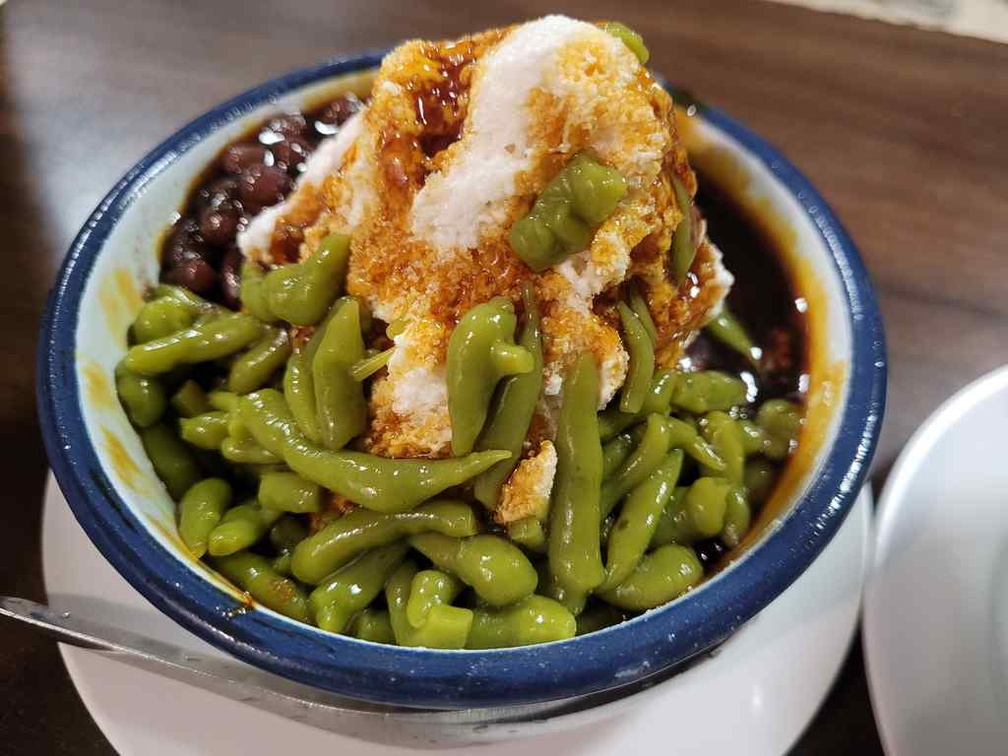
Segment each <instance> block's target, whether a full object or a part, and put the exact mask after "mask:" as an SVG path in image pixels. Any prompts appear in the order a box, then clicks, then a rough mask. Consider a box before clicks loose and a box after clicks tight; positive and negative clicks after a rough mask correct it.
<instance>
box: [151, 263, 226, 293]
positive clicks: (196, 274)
mask: <svg viewBox="0 0 1008 756" xmlns="http://www.w3.org/2000/svg"><path fill="white" fill-rule="evenodd" d="M161 280H162V281H163V282H164V283H168V284H174V285H175V286H183V287H185V288H186V289H189V290H190V291H192V292H195V293H196V294H208V293H210V292H211V291H213V289H214V287H216V286H217V271H216V270H214V269H213V266H211V265H210V263H208V262H207V261H206V260H204V259H202V258H199V257H196V258H193V259H191V260H186V261H185V262H183V263H182V264H181V265H177V266H174V267H170V268H168V269H167V270H165V271H164V272H163V273H162V274H161Z"/></svg>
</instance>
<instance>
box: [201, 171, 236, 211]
mask: <svg viewBox="0 0 1008 756" xmlns="http://www.w3.org/2000/svg"><path fill="white" fill-rule="evenodd" d="M236 199H238V179H236V178H233V177H231V176H224V177H222V178H219V179H214V180H213V181H209V182H207V183H206V184H204V185H203V186H201V187H200V188H199V190H198V191H197V192H196V201H195V205H196V210H197V212H201V213H202V212H205V211H206V210H207V208H212V207H217V206H218V205H220V204H221V203H223V202H230V201H232V200H236Z"/></svg>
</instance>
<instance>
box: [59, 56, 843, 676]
mask: <svg viewBox="0 0 1008 756" xmlns="http://www.w3.org/2000/svg"><path fill="white" fill-rule="evenodd" d="M347 78H348V79H350V80H352V81H355V82H359V81H360V76H359V75H357V74H354V75H352V76H351V77H347ZM340 81H341V80H340V79H334V80H331V81H327V82H324V83H322V84H314V85H310V86H307V87H304V88H302V89H299V90H296V91H294V92H292V93H291V94H289V95H286V96H285V97H284V98H282V100H280V101H278V102H276V103H271V104H269V105H265V106H262V107H258V108H254V109H252V110H250V111H249V112H247V113H245V114H243V115H242V116H241V117H239V118H236V119H235V120H234V121H231V122H230V123H228V124H227V125H226V126H224V127H223V128H221V129H219V130H217V131H215V132H213V133H212V134H211V135H210V136H208V137H207V138H206V139H204V140H202V141H200V142H198V143H196V144H195V145H194V146H192V148H191V149H189V150H188V151H186V152H183V153H182V154H181V156H180V157H179V158H178V159H177V160H175V161H174V162H170V161H169V160H168V159H166V160H165V161H164V166H163V170H162V171H161V172H160V173H159V174H158V175H157V176H156V177H155V178H153V179H152V180H150V181H149V182H147V183H146V184H145V185H143V186H142V187H140V188H139V189H138V190H137V193H136V196H135V197H134V199H133V201H132V202H131V203H130V204H129V206H128V207H127V208H126V209H125V210H124V212H123V214H122V217H121V220H120V221H119V222H118V223H117V224H116V226H115V227H114V228H113V229H112V231H111V234H110V236H109V238H108V240H107V242H106V243H105V245H104V247H103V249H102V252H101V255H100V256H99V257H98V259H97V261H96V263H95V266H94V269H93V271H92V273H91V275H90V276H89V277H88V279H87V283H86V285H85V286H86V288H85V290H84V294H83V297H82V301H81V307H80V312H79V320H78V323H77V346H76V355H77V359H76V370H77V382H78V384H79V385H80V386H83V387H86V388H87V387H90V386H94V385H96V384H100V383H102V382H104V385H105V386H111V385H112V376H113V372H114V368H115V365H116V364H117V363H118V362H119V361H120V360H121V359H122V357H123V356H124V354H125V351H126V333H127V329H128V327H129V324H130V323H131V322H132V321H133V319H134V318H135V316H136V313H137V312H138V310H139V308H140V306H141V304H142V302H141V299H140V296H139V292H140V291H142V290H143V289H144V288H146V287H147V286H148V285H149V284H151V283H152V282H154V281H156V279H157V265H158V263H157V259H156V256H155V250H156V247H157V240H158V238H159V237H160V235H161V234H162V233H163V231H164V229H165V228H166V227H167V225H168V224H169V223H170V221H171V220H172V219H173V217H174V214H175V213H176V211H177V209H178V208H179V207H180V206H181V204H182V203H183V200H184V197H185V195H186V192H187V191H188V188H189V187H190V186H191V184H192V181H193V179H194V177H195V176H197V175H198V174H199V173H200V172H201V171H202V170H203V168H204V167H205V166H206V165H207V163H209V162H210V161H211V160H212V159H213V157H214V156H215V155H216V154H217V153H218V152H219V151H220V150H221V149H222V147H223V146H224V145H225V144H227V143H229V142H230V141H233V140H234V139H235V138H236V137H238V136H239V135H240V134H242V133H244V132H246V131H247V130H248V129H249V128H250V127H251V125H252V124H255V123H259V122H261V121H262V120H264V119H265V118H267V117H268V115H269V114H271V113H274V112H277V111H279V110H282V109H285V108H286V109H291V108H295V107H305V105H306V104H307V103H312V102H318V101H319V99H320V97H322V96H323V95H324V93H326V92H328V93H330V96H331V95H332V93H334V92H337V91H341V90H342V89H345V88H346V87H347V84H340ZM344 81H345V79H344ZM355 86H356V87H357V88H359V83H358V84H356V85H355ZM690 121H691V125H690V127H689V129H687V130H686V131H688V132H689V135H690V136H689V138H688V140H687V141H688V146H689V147H690V148H691V149H692V148H693V147H696V146H698V147H699V148H698V149H697V151H696V154H695V155H694V156H693V157H694V160H695V162H696V163H697V165H698V167H699V168H700V169H701V170H703V164H704V160H705V159H707V157H706V156H709V157H710V159H717V160H718V161H719V162H720V161H723V160H724V159H725V158H727V159H729V160H730V162H731V164H732V165H733V166H735V169H734V170H735V175H736V178H737V180H738V183H739V186H741V187H743V189H742V190H741V193H742V195H743V196H739V197H735V198H734V199H735V201H737V202H740V203H741V204H743V205H744V206H750V207H757V208H763V210H764V212H768V213H770V214H771V215H773V216H774V217H777V218H779V219H781V221H782V222H783V223H785V224H786V225H787V227H788V229H789V233H790V234H791V235H792V237H793V244H791V252H792V253H793V254H795V255H796V256H797V257H798V258H800V260H801V261H802V264H803V268H805V269H807V270H808V272H809V273H810V274H811V275H812V277H813V278H814V279H815V280H816V281H817V283H818V286H819V289H820V290H819V291H818V292H817V293H816V297H815V298H814V299H812V300H810V301H808V302H807V303H806V304H807V307H808V308H809V322H810V323H814V324H815V323H821V324H823V328H824V330H823V332H822V333H816V334H813V338H815V339H816V341H817V343H818V345H819V349H820V350H821V359H820V360H817V361H814V362H813V364H812V365H811V367H810V373H811V375H810V378H809V383H810V386H811V387H810V391H809V394H808V395H809V397H810V400H809V401H810V404H809V409H808V412H809V414H810V416H812V415H816V414H821V413H826V412H827V410H826V409H825V407H824V406H823V404H824V402H826V401H828V402H830V403H831V405H832V407H833V410H834V411H833V412H832V416H831V418H830V422H829V424H828V428H827V432H826V433H824V434H823V436H822V442H821V446H820V448H821V449H823V450H826V449H828V448H829V447H830V446H831V445H832V443H833V441H834V439H835V437H836V433H837V428H838V426H839V421H840V419H841V414H842V409H843V406H844V400H845V397H846V395H847V385H848V380H849V368H850V364H849V360H850V356H851V343H852V333H851V323H850V319H849V313H848V305H847V303H846V300H845V295H844V291H843V289H842V286H841V281H840V278H839V274H838V271H837V268H836V264H835V262H834V260H833V258H832V255H831V252H830V250H829V249H828V247H827V245H826V243H825V242H824V239H823V237H822V235H821V234H820V231H819V229H818V228H817V227H816V225H815V223H814V221H813V219H812V218H811V217H810V216H809V215H808V213H807V212H806V211H805V210H804V209H803V208H802V206H801V205H800V204H799V201H798V199H797V198H796V197H795V195H794V194H793V193H792V191H791V190H790V189H789V188H788V187H787V186H785V184H784V183H783V182H781V181H780V180H779V179H778V178H777V177H775V176H774V174H773V172H772V171H771V168H770V167H769V166H768V165H767V163H765V162H763V161H762V160H761V159H760V158H759V157H758V156H757V155H755V154H753V153H752V152H750V151H749V150H748V149H747V148H746V146H744V145H743V144H741V143H740V142H738V141H736V140H735V139H733V138H732V137H731V136H730V135H729V134H728V133H726V132H724V131H722V130H720V129H719V128H718V127H717V126H715V125H714V124H713V123H711V122H710V121H707V120H704V118H703V115H702V112H700V113H698V114H697V115H695V116H693V117H691V118H690ZM689 142H692V144H690V143H689ZM743 178H744V180H742V179H743ZM834 367H838V368H840V370H839V371H837V370H833V369H832V368H834ZM108 397H109V391H107V390H93V391H92V390H90V389H88V390H85V391H83V392H82V409H83V417H84V424H85V427H86V430H87V434H88V436H89V438H90V439H92V440H93V442H94V446H95V450H96V453H97V457H98V460H99V463H100V464H101V467H102V469H103V471H104V473H105V474H106V476H107V477H108V479H109V480H110V481H111V482H112V484H113V486H114V488H115V490H116V492H117V493H118V495H119V496H120V497H121V498H122V500H123V502H124V503H125V505H126V507H128V508H129V510H130V511H132V512H133V514H135V515H136V516H137V518H138V519H139V521H140V522H141V523H142V524H143V525H144V526H145V527H146V529H147V531H148V532H149V533H150V535H151V536H152V537H153V538H154V539H155V540H156V541H158V543H159V544H160V545H161V546H162V547H164V548H165V549H166V550H167V551H169V552H171V553H173V554H175V555H176V556H177V557H178V558H179V562H180V563H181V564H183V565H185V566H186V567H187V568H188V569H192V570H194V571H196V572H197V574H199V575H201V576H203V577H204V578H206V579H208V580H211V581H216V579H215V576H214V575H213V573H212V572H211V571H210V570H209V569H208V568H207V567H206V566H205V565H204V564H203V563H202V562H195V561H193V560H192V559H191V558H189V557H188V555H187V554H184V553H181V552H180V549H181V548H182V547H181V541H179V540H178V539H177V538H171V537H169V535H168V534H170V533H174V532H175V525H174V512H175V505H174V503H173V502H172V501H171V499H170V498H169V497H168V495H167V492H166V491H165V490H164V487H163V486H162V485H161V484H160V482H159V481H158V480H157V478H156V476H155V474H154V469H153V467H152V465H151V463H150V461H149V460H148V459H147V456H146V455H145V454H144V451H143V448H142V446H141V444H140V440H139V437H138V436H137V434H136V432H135V431H134V430H133V429H132V428H131V427H130V424H129V421H128V420H127V418H126V415H125V413H124V412H123V410H122V408H121V407H120V406H119V404H118V403H117V402H115V401H110V400H109V398H108ZM124 459H125V460H126V461H127V463H125V464H124V462H123V460H124ZM821 466H822V455H820V457H819V458H818V459H817V460H816V464H812V465H809V466H808V467H807V468H806V469H805V470H804V475H803V478H802V481H801V485H798V486H797V487H796V488H795V489H794V490H795V495H794V497H793V500H794V501H797V500H798V498H799V497H800V496H801V494H802V493H803V492H804V491H805V490H806V488H807V486H808V485H809V484H810V483H811V482H812V481H814V480H815V478H816V473H817V472H818V471H819V470H820V468H821ZM785 513H786V512H785ZM779 524H780V520H777V521H776V522H775V523H774V524H772V525H771V526H769V527H767V528H765V531H764V533H763V538H766V537H767V536H769V535H770V534H771V533H772V532H773V530H774V525H779ZM757 551H758V550H757V549H750V550H749V551H748V552H747V553H746V554H745V555H744V556H743V557H742V558H741V559H740V560H738V562H736V565H738V564H741V563H743V562H744V561H746V560H747V559H748V558H749V557H750V556H752V555H753V554H754V553H756V552H757ZM730 571H731V569H729V570H725V571H724V572H722V573H721V575H719V576H718V577H716V578H715V579H714V580H711V581H708V582H707V583H706V584H705V586H704V587H701V588H700V589H699V591H697V592H694V594H692V595H695V594H696V593H698V592H701V591H703V590H704V589H705V588H706V587H707V586H710V585H714V584H715V583H716V582H717V581H718V580H719V579H720V578H721V577H722V576H724V575H726V574H728V573H729V572H730ZM216 582H217V583H218V585H223V584H222V583H220V582H219V581H216ZM223 598H224V596H223V595H222V599H223ZM255 611H257V612H259V611H261V612H268V613H271V614H274V616H275V617H277V618H279V619H280V621H282V622H291V623H292V622H293V621H292V620H288V619H287V618H285V617H282V616H281V615H279V614H275V613H273V612H272V611H271V610H269V609H266V608H263V607H261V606H257V607H256V609H255ZM300 629H301V631H305V628H304V626H302V627H301V628H300ZM307 632H320V631H315V630H312V629H308V630H307ZM618 672H619V671H617V675H618Z"/></svg>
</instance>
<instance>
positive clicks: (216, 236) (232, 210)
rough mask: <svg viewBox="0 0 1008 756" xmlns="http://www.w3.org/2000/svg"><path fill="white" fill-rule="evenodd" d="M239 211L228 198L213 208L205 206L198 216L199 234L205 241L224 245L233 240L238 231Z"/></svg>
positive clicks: (215, 244) (217, 245)
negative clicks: (205, 208)
mask: <svg viewBox="0 0 1008 756" xmlns="http://www.w3.org/2000/svg"><path fill="white" fill-rule="evenodd" d="M240 220H241V211H240V210H239V209H238V208H237V207H236V206H235V203H234V202H232V201H230V200H225V201H224V202H222V203H221V204H219V205H217V207H215V208H207V210H206V211H205V212H204V213H203V215H202V216H201V217H200V224H199V232H200V236H202V237H203V239H204V240H206V242H207V243H209V244H213V245H214V246H216V247H224V246H227V245H228V244H230V243H231V242H233V241H234V237H235V234H236V233H238V223H239V221H240Z"/></svg>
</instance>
